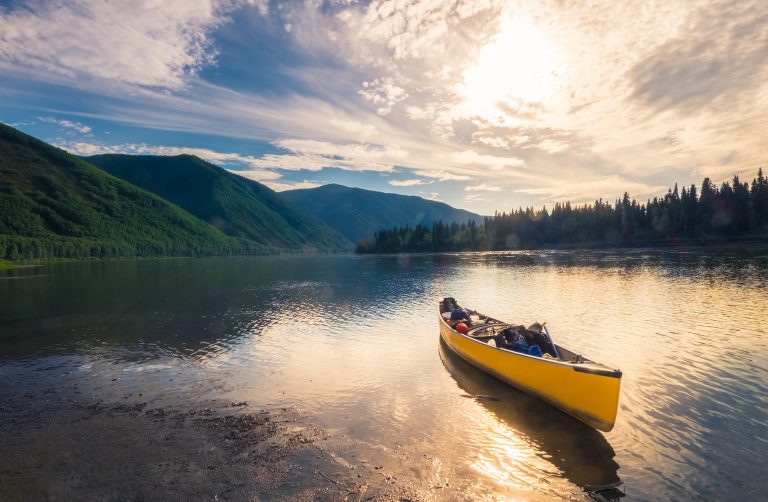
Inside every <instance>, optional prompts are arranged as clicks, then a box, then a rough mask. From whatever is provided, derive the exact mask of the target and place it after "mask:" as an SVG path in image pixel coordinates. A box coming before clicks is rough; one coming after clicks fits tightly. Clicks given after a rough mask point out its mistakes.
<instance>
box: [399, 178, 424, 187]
mask: <svg viewBox="0 0 768 502" xmlns="http://www.w3.org/2000/svg"><path fill="white" fill-rule="evenodd" d="M388 183H389V184H390V185H392V186H393V187H413V186H417V185H429V184H430V183H434V182H433V181H425V180H417V179H411V180H389V181H388Z"/></svg>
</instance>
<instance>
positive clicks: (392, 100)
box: [357, 78, 408, 115]
mask: <svg viewBox="0 0 768 502" xmlns="http://www.w3.org/2000/svg"><path fill="white" fill-rule="evenodd" d="M357 93H358V94H359V95H360V96H362V97H363V98H364V99H365V100H366V101H369V102H371V103H373V104H374V105H376V106H378V108H377V109H376V113H378V114H379V115H388V114H389V113H391V112H392V108H393V107H394V106H395V105H396V104H397V103H398V102H400V101H402V100H404V99H405V98H407V97H408V93H406V92H405V89H403V88H402V87H398V86H397V85H395V83H394V80H393V79H391V78H382V79H378V78H377V79H374V80H372V81H370V82H368V81H365V82H363V88H362V89H360V90H359V91H357Z"/></svg>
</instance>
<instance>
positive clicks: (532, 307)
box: [0, 250, 768, 500]
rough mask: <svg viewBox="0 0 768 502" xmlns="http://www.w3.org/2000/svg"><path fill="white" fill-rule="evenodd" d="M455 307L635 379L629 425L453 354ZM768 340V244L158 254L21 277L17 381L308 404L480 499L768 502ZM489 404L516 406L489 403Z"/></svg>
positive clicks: (393, 460)
mask: <svg viewBox="0 0 768 502" xmlns="http://www.w3.org/2000/svg"><path fill="white" fill-rule="evenodd" d="M444 296H454V297H456V299H457V300H458V301H459V302H460V303H462V304H464V305H466V306H469V307H472V308H476V309H478V310H480V311H481V312H483V313H485V314H488V315H492V316H493V317H496V318H500V319H503V320H507V321H510V322H516V323H525V324H529V323H532V322H534V321H546V322H547V326H548V327H549V328H550V331H551V333H552V335H553V338H554V339H555V341H556V342H557V343H559V344H560V345H563V346H565V347H568V348H571V349H573V350H575V351H577V352H580V353H582V354H584V355H586V356H587V357H589V358H591V359H594V360H596V361H600V362H604V363H607V364H610V365H611V366H613V367H617V368H621V369H622V370H623V372H624V378H623V383H622V391H621V401H620V410H619V414H618V420H617V422H616V427H615V429H614V430H613V431H611V432H610V433H605V434H603V433H599V432H596V431H593V430H591V429H588V428H587V427H585V426H583V425H581V424H580V423H579V422H577V421H576V420H574V419H572V418H570V417H568V416H566V415H564V414H562V413H560V412H559V411H556V410H554V409H552V408H550V407H549V406H548V405H546V404H544V403H542V402H539V401H537V400H535V399H532V398H529V397H528V396H526V395H525V394H522V393H520V392H518V391H516V390H514V389H511V388H509V387H507V386H505V385H503V384H501V383H499V382H498V381H496V380H494V379H492V378H490V377H488V376H486V375H484V374H482V373H480V372H478V371H477V370H475V369H473V368H472V367H469V366H468V365H467V364H465V363H464V362H463V361H461V360H460V359H458V358H457V357H456V356H454V355H453V354H452V353H450V350H449V349H447V348H445V347H444V346H442V344H441V343H440V342H439V333H438V321H437V313H436V307H437V301H438V300H439V299H441V298H442V297H444ZM767 333H768V254H767V253H765V252H747V251H730V252H722V251H721V252H717V251H708V250H704V251H697V252H690V251H647V250H645V251H642V250H635V251H610V252H602V251H556V252H555V251H547V252H511V253H486V254H482V253H481V254H460V255H407V256H366V257H355V256H333V257H320V258H236V259H197V260H193V259H190V260H156V261H154V260H147V261H125V262H106V263H69V264H57V265H51V266H45V267H36V268H27V269H15V270H6V271H3V272H0V380H2V381H3V382H4V383H3V385H4V386H15V387H23V386H35V385H52V383H51V382H67V383H71V382H72V381H75V382H77V383H78V384H79V388H80V389H83V391H84V392H85V393H90V394H91V395H93V396H95V397H98V398H100V399H104V400H107V401H109V400H118V399H119V398H120V397H122V396H124V395H126V393H139V392H140V393H143V394H144V395H145V396H146V399H149V400H154V401H156V402H172V401H174V400H179V399H184V398H190V396H191V398H192V399H195V398H199V399H203V398H226V399H233V400H246V401H248V402H249V404H250V405H251V406H254V407H256V408H266V409H269V408H271V407H290V408H293V409H296V410H298V411H299V412H301V413H302V414H304V415H305V416H307V417H309V420H311V421H312V422H313V423H315V424H317V425H320V426H322V427H325V428H327V429H329V430H334V431H337V432H338V433H339V434H343V435H345V436H347V437H349V438H351V439H353V440H354V444H356V445H358V446H356V448H359V449H360V450H361V451H362V450H365V451H366V452H367V454H368V455H376V456H377V461H378V462H379V463H381V464H382V465H385V466H386V468H388V469H390V470H391V471H392V472H397V473H398V474H400V476H401V477H402V478H405V479H407V478H408V477H409V476H410V477H413V478H422V479H423V478H427V479H429V480H430V482H431V480H434V483H435V484H440V483H443V484H444V483H446V482H450V483H451V484H452V485H453V486H456V484H458V485H463V486H464V487H465V489H464V490H463V493H465V494H466V496H467V498H493V497H497V498H499V499H506V498H511V497H517V498H521V499H529V498H533V499H549V498H552V499H580V498H584V497H585V494H584V492H583V491H582V487H583V486H585V485H595V484H607V483H612V482H616V481H622V482H623V483H624V490H625V491H626V493H627V497H628V499H630V500H683V499H690V498H697V499H709V500H714V499H728V500H739V499H760V498H763V497H765V493H766V488H768V467H767V465H768V462H766V459H767V457H768V337H767V336H766V334H767ZM62 385H63V384H62ZM478 394H483V395H490V396H493V397H494V398H496V399H498V400H491V399H474V398H471V397H470V396H473V395H478ZM182 396H186V397H182ZM372 452H373V453H372ZM350 454H352V453H350ZM403 458H409V459H412V460H410V461H408V462H403V461H402V459H403ZM414 459H415V460H414ZM433 496H434V497H435V498H438V499H439V498H440V497H439V492H435V494H433ZM625 500H626V499H625Z"/></svg>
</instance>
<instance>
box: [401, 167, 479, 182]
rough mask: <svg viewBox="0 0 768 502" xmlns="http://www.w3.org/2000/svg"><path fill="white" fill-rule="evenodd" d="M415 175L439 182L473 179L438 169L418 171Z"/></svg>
mask: <svg viewBox="0 0 768 502" xmlns="http://www.w3.org/2000/svg"><path fill="white" fill-rule="evenodd" d="M413 174H415V175H417V176H424V177H425V178H435V179H436V180H438V181H468V180H471V179H472V176H468V175H466V174H454V173H450V172H447V171H439V170H437V169H417V170H415V171H414V172H413Z"/></svg>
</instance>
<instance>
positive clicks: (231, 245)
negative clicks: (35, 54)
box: [0, 124, 271, 260]
mask: <svg viewBox="0 0 768 502" xmlns="http://www.w3.org/2000/svg"><path fill="white" fill-rule="evenodd" d="M270 251H271V250H270V248H268V247H267V246H264V245H261V244H258V243H256V242H251V241H247V240H245V239H236V238H232V237H228V236H226V235H225V234H223V233H222V232H220V231H219V230H217V229H215V228H213V227H212V226H210V225H208V224H206V223H204V222H202V221H200V220H199V219H198V218H196V217H194V216H192V215H191V214H189V213H188V212H186V211H184V210H183V209H181V208H179V207H177V206H175V205H173V204H171V203H169V202H167V201H165V200H163V199H161V198H160V197H157V196H156V195H154V194H151V193H149V192H147V191H145V190H142V189H140V188H138V187H136V186H134V185H131V184H130V183H127V182H125V181H123V180H120V179H117V178H115V177H113V176H110V175H109V174H107V173H105V172H104V171H102V170H101V169H99V168H97V167H95V166H92V165H90V164H88V163H87V162H85V161H83V160H81V159H79V158H78V157H75V156H74V155H70V154H68V153H66V152H64V151H63V150H60V149H58V148H55V147H53V146H51V145H49V144H47V143H45V142H43V141H40V140H38V139H35V138H33V137H31V136H29V135H27V134H24V133H22V132H20V131H17V130H16V129H14V128H12V127H9V126H7V125H4V124H0V258H6V259H11V260H17V259H36V258H52V257H59V258H86V257H102V258H106V257H113V256H201V255H227V254H257V253H261V254H263V253H267V252H270Z"/></svg>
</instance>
